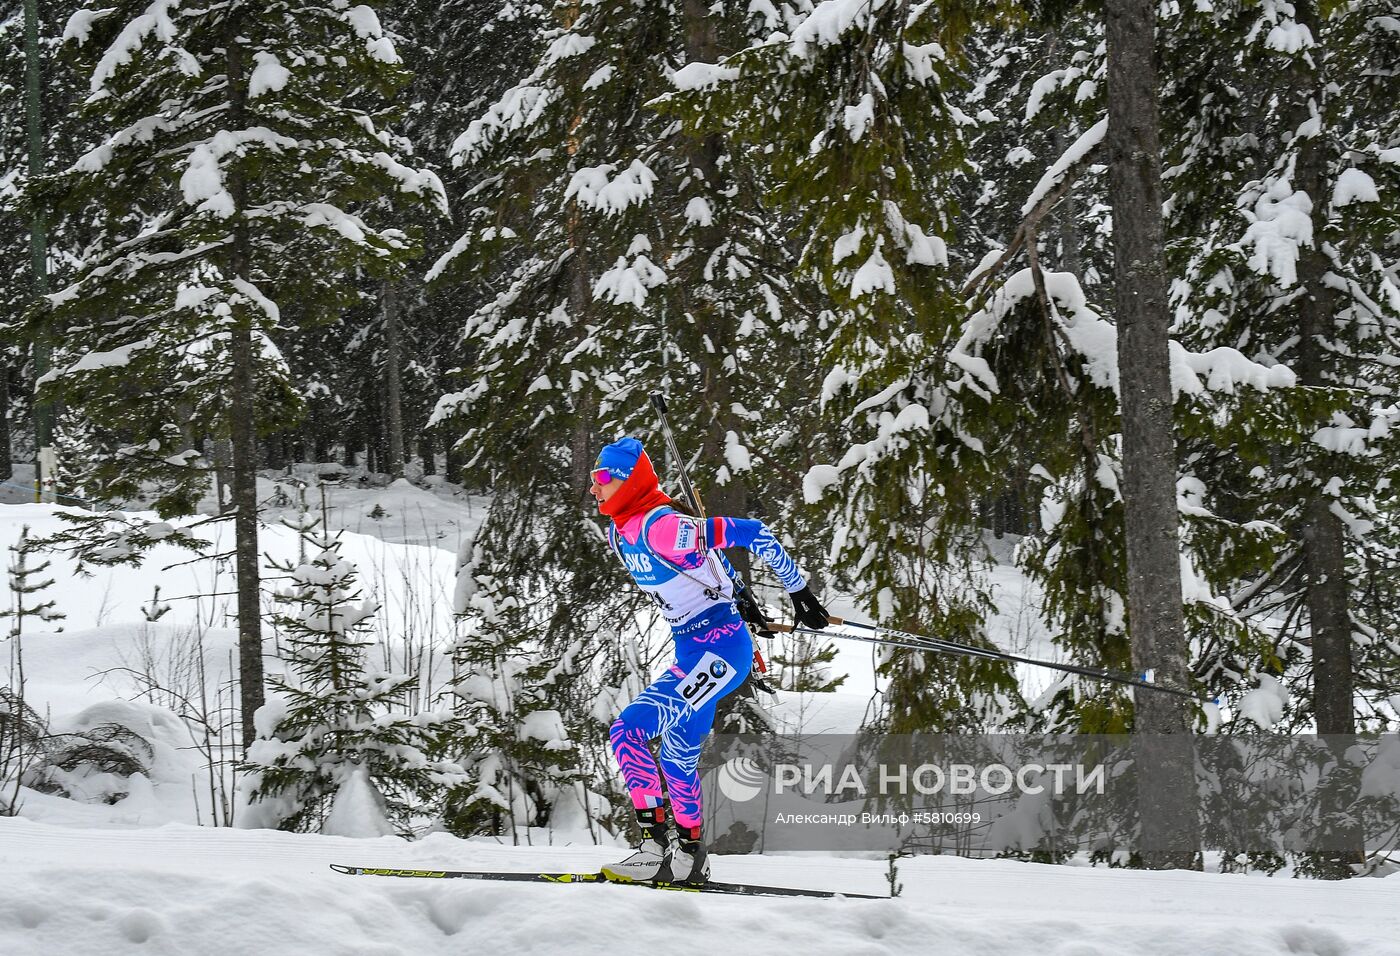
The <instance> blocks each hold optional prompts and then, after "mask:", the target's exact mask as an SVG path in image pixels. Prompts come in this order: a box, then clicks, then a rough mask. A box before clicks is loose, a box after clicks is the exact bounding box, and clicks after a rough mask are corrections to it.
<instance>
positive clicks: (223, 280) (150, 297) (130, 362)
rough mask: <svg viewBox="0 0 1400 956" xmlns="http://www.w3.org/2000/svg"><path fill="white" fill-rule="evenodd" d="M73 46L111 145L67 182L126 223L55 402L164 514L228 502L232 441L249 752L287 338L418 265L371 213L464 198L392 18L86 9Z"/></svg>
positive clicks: (66, 312)
mask: <svg viewBox="0 0 1400 956" xmlns="http://www.w3.org/2000/svg"><path fill="white" fill-rule="evenodd" d="M67 37H68V40H69V42H70V43H71V45H72V46H73V47H74V48H75V49H76V50H77V51H78V52H79V53H80V54H83V55H91V56H92V57H93V59H94V60H95V64H94V65H93V67H92V74H91V90H92V93H91V96H90V97H89V99H88V102H87V104H86V106H85V110H86V111H87V113H88V115H89V116H91V117H93V118H94V120H95V121H96V122H98V123H100V125H101V127H102V128H103V141H102V142H101V143H100V145H98V146H96V147H95V148H93V149H91V150H90V151H88V152H87V153H86V154H85V155H83V156H82V157H81V158H80V159H79V160H78V161H77V162H76V163H75V164H74V165H73V167H72V168H71V169H70V170H69V171H68V172H67V173H65V174H64V177H63V179H64V183H63V185H64V188H65V190H66V191H67V194H68V201H69V203H70V206H71V207H72V208H73V209H76V210H79V211H84V210H98V211H102V212H104V213H105V215H106V219H105V225H104V228H103V229H102V230H101V232H100V233H99V234H98V235H97V237H96V238H95V239H94V240H93V241H92V242H91V243H89V244H88V245H87V246H85V247H84V248H83V249H81V250H80V258H81V260H82V268H81V270H80V272H79V275H78V277H77V279H76V280H75V281H74V282H73V283H72V284H71V285H69V286H68V287H67V288H66V289H64V290H62V291H61V292H58V293H56V294H55V295H53V296H51V297H50V299H51V303H52V306H53V318H54V320H55V321H56V322H57V323H59V324H60V325H61V326H62V327H63V329H64V350H63V353H62V356H61V362H60V363H59V365H58V366H57V368H58V371H57V373H56V374H55V375H54V376H53V379H52V381H50V382H49V383H48V387H49V388H50V393H51V394H53V395H55V396H58V397H61V398H62V400H63V401H65V402H66V403H67V404H68V405H69V406H70V407H73V408H76V409H80V410H81V411H82V413H83V415H84V416H85V417H86V418H87V420H88V421H89V422H91V423H92V425H93V428H94V430H95V432H96V433H97V434H98V437H100V439H101V441H100V444H99V445H98V446H97V447H95V448H93V449H92V455H91V458H90V459H89V461H88V462H87V463H86V467H85V468H83V469H82V472H83V477H84V483H85V484H86V485H87V486H88V487H89V488H90V489H91V490H92V491H93V493H95V494H97V495H100V496H102V497H107V498H131V497H135V496H136V495H137V494H139V493H145V494H148V495H149V496H150V497H151V499H152V504H153V505H154V507H155V510H156V511H158V512H159V513H160V514H161V515H162V516H169V515H173V514H178V513H188V512H190V511H192V510H193V508H194V506H195V502H197V501H198V500H199V498H200V497H201V496H202V494H203V493H204V491H205V489H206V488H207V486H208V484H209V469H208V468H207V467H206V466H205V464H204V461H203V458H202V446H203V442H204V439H205V438H206V437H213V438H215V439H228V440H229V441H230V442H231V445H232V467H231V473H232V478H233V502H234V505H235V509H236V510H235V525H236V551H237V569H238V618H239V643H240V654H239V669H240V683H241V687H242V693H243V711H244V713H243V723H244V726H243V733H244V742H245V744H246V743H248V742H250V741H251V740H252V738H253V735H254V728H253V724H252V720H253V713H254V711H255V710H256V709H257V707H258V706H259V705H260V703H261V695H262V684H263V682H262V669H261V653H262V644H261V634H260V629H259V626H258V613H259V597H258V551H257V496H256V488H255V484H254V478H255V471H256V467H257V457H258V452H257V435H258V432H259V429H264V430H266V429H268V428H271V427H273V426H274V425H278V424H281V423H283V422H285V421H287V420H288V419H290V418H292V417H294V416H295V414H296V412H297V407H298V402H297V396H296V393H295V390H294V388H293V383H292V382H291V381H290V380H289V377H288V375H287V368H286V364H285V362H284V360H283V359H282V357H281V355H280V354H279V353H278V351H277V349H276V348H275V347H274V346H273V344H272V343H273V341H274V335H275V334H276V333H277V330H278V329H279V328H281V327H282V326H283V325H284V324H285V325H287V326H292V327H300V326H302V325H313V324H315V323H317V322H321V321H325V320H327V319H329V318H332V317H334V315H335V314H336V312H337V311H338V310H339V309H340V308H341V307H342V306H344V305H346V304H347V303H348V302H349V301H352V300H353V288H352V287H351V286H349V285H348V284H347V283H346V281H345V279H346V277H347V275H349V274H351V273H353V272H355V271H356V270H359V271H360V272H362V273H363V274H365V275H368V276H373V277H377V278H392V277H393V276H394V275H396V274H397V273H399V272H400V271H401V270H402V269H403V268H404V264H405V262H406V261H407V260H408V259H409V258H411V257H412V256H413V255H414V254H415V251H416V247H415V242H414V240H413V239H412V237H410V236H409V235H406V234H405V233H404V232H403V231H402V230H400V229H398V228H395V224H394V223H392V222H388V223H382V224H378V225H376V224H374V223H372V222H370V221H368V219H367V218H365V217H364V216H362V215H360V214H359V213H360V212H361V211H364V210H367V209H369V208H370V206H371V204H372V203H374V202H377V201H378V200H379V199H380V198H381V197H394V199H396V200H397V201H398V202H399V203H402V204H406V205H419V204H425V203H426V204H430V205H433V206H436V207H437V208H439V209H445V201H444V199H443V194H442V190H441V186H440V183H439V182H438V181H437V179H436V177H434V176H433V175H432V174H431V173H425V172H421V171H419V170H416V169H413V168H411V167H410V166H407V165H405V163H404V162H403V161H402V159H401V158H400V157H401V155H402V152H403V150H402V143H401V142H400V141H399V140H398V139H397V138H396V137H395V136H394V135H392V134H391V133H389V132H387V131H386V130H385V129H384V123H385V121H387V120H389V119H391V118H392V117H391V115H390V114H389V113H388V112H387V111H386V109H385V105H384V104H385V98H386V97H387V96H388V95H389V94H391V93H392V91H393V90H394V88H395V86H396V85H398V84H399V83H401V82H402V81H403V79H404V73H403V71H402V70H401V69H400V68H399V66H398V56H397V54H396V53H395V51H394V47H393V44H392V43H391V42H390V41H389V39H388V38H387V37H385V36H384V34H383V31H382V30H381V28H380V26H379V23H378V19H377V18H376V16H375V14H374V11H373V8H372V7H370V6H367V5H363V4H361V5H354V6H352V5H351V4H349V3H348V2H346V0H326V2H317V3H312V4H309V5H308V4H293V3H288V2H283V0H233V2H231V3H227V4H220V5H215V6H210V7H172V6H171V5H169V4H165V3H154V4H150V5H148V4H146V3H142V2H135V3H132V2H123V3H120V4H118V5H116V6H109V7H101V8H89V9H86V10H83V11H80V12H79V13H78V14H76V15H75V16H74V17H73V18H72V20H70V22H69V26H68V30H67Z"/></svg>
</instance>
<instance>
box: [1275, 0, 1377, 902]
mask: <svg viewBox="0 0 1400 956" xmlns="http://www.w3.org/2000/svg"><path fill="white" fill-rule="evenodd" d="M1294 15H1295V16H1296V17H1297V19H1298V22H1299V23H1301V24H1302V25H1303V26H1305V27H1307V28H1308V30H1309V31H1310V32H1311V33H1312V36H1313V37H1314V38H1315V39H1316V38H1319V37H1321V35H1322V33H1321V30H1322V24H1321V23H1320V21H1319V16H1318V10H1317V6H1316V3H1315V2H1314V0H1298V2H1297V3H1295V4H1294ZM1325 56H1326V54H1325V52H1324V51H1322V50H1317V51H1315V52H1314V53H1313V55H1312V56H1311V57H1309V58H1308V60H1304V59H1303V58H1301V57H1298V58H1296V59H1295V61H1294V62H1295V64H1296V66H1295V68H1294V72H1293V85H1294V89H1293V96H1294V101H1293V109H1292V110H1291V111H1290V112H1289V114H1288V115H1289V123H1290V125H1291V126H1292V127H1293V128H1294V129H1297V128H1299V127H1300V126H1302V125H1303V123H1304V122H1305V121H1306V120H1307V119H1309V118H1310V117H1311V116H1313V115H1317V116H1325V115H1326V114H1325V112H1324V108H1323V99H1324V97H1325V95H1326V93H1325V89H1326V82H1327V81H1326V77H1325V76H1324V75H1323V70H1324V64H1325ZM1327 163H1328V156H1327V137H1326V132H1325V129H1319V130H1318V131H1317V132H1316V134H1315V135H1313V136H1309V137H1307V138H1305V139H1303V140H1302V142H1300V143H1299V144H1298V160H1297V164H1296V166H1295V177H1296V179H1295V182H1296V186H1297V188H1298V189H1299V190H1301V191H1303V192H1305V193H1307V194H1308V196H1309V197H1311V199H1312V203H1313V205H1312V227H1313V243H1312V245H1311V246H1306V247H1303V248H1302V249H1300V250H1299V257H1298V283H1299V285H1300V286H1301V287H1302V290H1303V294H1302V296H1301V297H1300V298H1299V299H1298V318H1299V323H1298V324H1299V333H1300V338H1299V342H1298V362H1297V365H1296V368H1295V371H1297V373H1298V384H1300V385H1305V386H1316V387H1322V386H1328V385H1334V384H1336V383H1335V382H1334V381H1333V380H1331V378H1330V377H1329V375H1328V374H1327V373H1328V363H1329V361H1330V359H1329V353H1328V349H1327V345H1326V343H1327V342H1328V340H1330V339H1331V338H1332V335H1333V333H1334V329H1335V326H1334V322H1335V319H1334V316H1335V314H1336V309H1337V293H1336V291H1335V290H1333V289H1331V288H1329V287H1328V285H1327V282H1326V276H1327V274H1328V273H1329V272H1330V271H1331V263H1330V262H1329V261H1328V258H1327V255H1326V253H1325V252H1324V251H1323V249H1322V241H1321V237H1322V235H1323V234H1324V230H1325V228H1326V223H1327V197H1329V196H1330V195H1331V186H1330V183H1329V182H1328V175H1327ZM1311 478H1312V481H1310V482H1307V483H1305V487H1309V486H1311V488H1312V489H1313V490H1310V491H1309V492H1308V499H1307V501H1306V503H1305V504H1304V517H1303V526H1302V554H1303V573H1304V575H1305V578H1306V582H1307V584H1306V596H1305V601H1306V604H1307V609H1308V621H1309V627H1310V630H1311V632H1312V657H1313V708H1314V714H1315V717H1316V721H1317V732H1318V733H1319V734H1322V735H1328V736H1332V735H1338V736H1343V735H1350V734H1354V733H1355V732H1356V717H1355V709H1354V707H1355V705H1354V697H1355V679H1354V676H1353V671H1352V637H1351V631H1352V626H1351V613H1350V610H1349V604H1350V594H1349V590H1348V589H1349V587H1350V583H1349V581H1348V580H1347V560H1346V528H1345V526H1344V525H1343V524H1342V520H1341V519H1340V518H1338V517H1337V515H1336V514H1335V513H1333V511H1332V508H1331V504H1332V498H1331V497H1330V496H1329V495H1327V494H1324V493H1323V492H1322V491H1321V487H1322V486H1323V485H1325V484H1326V483H1327V481H1328V480H1329V478H1330V476H1329V475H1326V474H1314V475H1312V476H1311ZM1329 743H1331V744H1332V746H1333V749H1334V750H1335V751H1336V752H1337V755H1338V758H1339V759H1340V758H1341V756H1342V754H1344V753H1345V751H1346V749H1347V742H1346V741H1344V740H1336V741H1330V742H1329ZM1349 802H1350V800H1349V799H1348V797H1347V795H1346V794H1338V795H1337V799H1336V803H1337V804H1338V806H1336V807H1335V808H1333V811H1332V812H1341V811H1342V810H1343V809H1344V808H1345V806H1346V805H1347V804H1349ZM1332 839H1333V836H1332V835H1329V842H1331V840H1332ZM1340 844H1354V846H1355V849H1353V850H1350V851H1346V852H1329V853H1325V854H1323V857H1324V858H1325V859H1329V860H1330V861H1331V862H1332V863H1333V864H1334V865H1333V866H1332V867H1330V868H1328V867H1324V868H1323V869H1324V875H1330V876H1339V877H1344V876H1349V875H1351V872H1350V870H1348V869H1347V868H1346V867H1347V864H1360V863H1363V862H1364V861H1365V850H1364V847H1363V845H1362V837H1361V834H1360V833H1359V832H1357V831H1353V832H1351V833H1343V834H1341V835H1340ZM1328 870H1330V872H1327V871H1328Z"/></svg>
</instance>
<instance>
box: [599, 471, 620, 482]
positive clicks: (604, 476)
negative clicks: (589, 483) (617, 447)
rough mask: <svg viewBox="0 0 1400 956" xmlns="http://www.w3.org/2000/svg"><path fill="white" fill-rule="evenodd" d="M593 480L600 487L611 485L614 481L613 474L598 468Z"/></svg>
mask: <svg viewBox="0 0 1400 956" xmlns="http://www.w3.org/2000/svg"><path fill="white" fill-rule="evenodd" d="M593 480H594V481H596V482H598V484H600V485H606V484H609V483H611V482H612V480H613V473H612V472H610V471H608V470H607V469H606V468H598V469H596V470H595V471H594V472H593ZM619 480H620V479H619Z"/></svg>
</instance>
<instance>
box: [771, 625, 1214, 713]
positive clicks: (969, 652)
mask: <svg viewBox="0 0 1400 956" xmlns="http://www.w3.org/2000/svg"><path fill="white" fill-rule="evenodd" d="M829 620H830V621H831V623H832V624H833V625H836V626H838V627H840V626H845V627H855V628H861V629H863V630H867V631H870V632H872V636H869V637H863V636H861V635H857V634H842V633H841V632H839V631H825V630H822V631H819V630H817V629H815V628H809V627H795V626H793V625H791V624H770V625H769V627H770V628H771V629H772V630H774V631H780V632H782V633H795V634H815V635H820V636H825V637H839V638H841V639H842V640H847V641H860V642H861V643H864V644H876V645H880V646H884V647H900V648H905V649H907V650H916V651H931V652H934V653H944V654H954V655H960V656H962V657H980V658H983V659H985V660H1000V661H1012V662H1015V663H1019V664H1030V665H1032V666H1035V667H1047V668H1050V669H1051V670H1057V671H1064V672H1065V673H1069V674H1079V675H1080V676H1082V677H1091V678H1093V679H1095V680H1102V681H1108V682H1110V683H1114V684H1123V685H1125V686H1128V687H1141V688H1144V689H1146V690H1155V691H1160V692H1161V693H1163V694H1172V695H1174V696H1176V697H1184V698H1186V699H1187V700H1193V701H1196V702H1197V703H1202V704H1219V701H1218V700H1215V699H1213V698H1210V697H1203V696H1201V695H1199V694H1193V693H1191V692H1190V691H1185V690H1180V689H1178V688H1176V687H1168V686H1166V685H1163V684H1155V683H1152V682H1151V681H1148V680H1145V679H1143V678H1140V677H1134V676H1132V675H1131V674H1125V673H1123V672H1121V671H1111V670H1106V669H1104V668H1099V667H1085V666H1083V665H1080V664H1063V663H1059V662H1057V661H1043V660H1038V659H1037V658H1034V657H1023V656H1022V655H1020V654H1008V653H1006V652H1005V651H996V650H992V649H991V648H986V647H973V646H972V645H970V644H959V643H958V642H956V641H949V640H944V639H943V638H937V637H927V636H925V635H923V634H914V633H911V632H909V631H899V630H895V629H894V628H887V627H876V626H875V625H873V624H861V623H859V622H856V621H847V620H844V619H842V618H836V617H833V618H829ZM876 634H894V635H897V636H899V637H902V638H904V640H890V639H889V638H885V637H877V636H874V635H876Z"/></svg>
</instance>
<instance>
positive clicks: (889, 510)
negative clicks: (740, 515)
mask: <svg viewBox="0 0 1400 956" xmlns="http://www.w3.org/2000/svg"><path fill="white" fill-rule="evenodd" d="M962 13H965V11H961V10H951V9H950V10H943V9H940V8H937V7H936V6H935V5H933V4H914V3H909V2H901V0H868V2H826V3H821V4H817V5H815V7H814V9H812V11H811V12H810V14H808V15H807V16H806V17H804V18H803V19H802V20H801V21H800V22H799V23H798V24H797V25H796V26H795V27H794V28H793V29H792V30H791V35H790V36H788V35H775V36H774V37H773V38H772V40H770V41H768V42H765V43H760V44H757V45H755V46H753V47H751V48H749V49H747V50H744V51H742V52H740V53H738V54H735V55H733V56H731V57H728V58H727V59H725V60H723V61H721V62H720V63H719V64H717V65H710V66H707V67H701V66H698V65H694V66H691V67H689V68H688V69H687V70H685V71H682V72H681V73H679V74H678V75H677V85H678V87H680V92H679V93H678V94H676V95H675V96H674V97H673V98H672V102H673V104H674V108H675V109H676V111H677V112H679V113H680V114H681V115H683V116H684V117H685V119H686V121H687V124H688V126H690V127H691V128H693V129H695V130H697V131H701V132H710V131H714V132H719V133H721V134H723V135H725V136H726V137H727V138H728V139H729V140H731V141H733V142H740V143H750V144H754V145H755V146H756V147H758V148H756V149H754V150H752V151H750V152H749V153H748V154H747V155H748V156H749V157H751V158H752V160H753V161H754V162H755V163H761V167H760V168H761V170H762V178H761V181H762V182H764V183H770V184H772V194H771V195H772V200H773V202H774V203H776V204H777V205H778V207H779V208H780V209H781V210H783V211H784V212H787V213H790V214H791V215H792V216H793V219H794V223H793V227H792V228H793V229H794V231H795V232H796V234H797V235H798V237H799V241H800V243H801V249H802V256H801V260H800V262H801V268H803V269H804V270H810V273H811V274H812V275H813V276H814V279H815V281H816V282H817V283H818V284H819V287H820V290H821V292H822V294H823V296H824V297H825V299H826V300H827V301H828V302H829V303H830V307H829V308H828V309H827V310H826V311H824V312H823V313H822V314H821V315H820V316H819V317H818V318H817V320H816V324H815V328H816V331H817V332H818V333H819V335H820V337H821V346H822V347H821V351H820V352H819V354H818V355H817V358H816V361H817V364H818V366H819V367H820V368H822V369H824V370H825V371H826V375H825V379H824V382H823V385H822V387H821V391H820V403H821V411H822V419H821V423H822V426H823V427H824V428H825V429H827V430H828V431H829V432H830V433H831V434H833V435H842V436H845V437H846V445H847V447H848V448H849V450H848V451H846V452H845V454H844V455H843V456H841V457H840V459H839V462H838V464H836V465H834V466H833V465H825V464H820V465H817V466H815V467H813V468H811V469H809V470H808V472H807V475H806V480H805V482H804V486H805V487H804V491H805V496H806V501H807V502H808V503H809V504H811V505H814V506H818V508H817V511H816V512H814V513H818V512H819V513H820V514H821V515H822V516H823V518H824V519H825V527H832V525H833V522H831V520H830V515H831V512H832V511H833V510H834V511H835V512H836V517H835V521H834V532H835V533H834V541H833V543H832V549H831V555H832V557H833V558H834V561H835V568H836V572H837V581H838V583H841V584H843V585H845V586H846V587H847V588H849V589H850V590H851V591H852V592H853V593H854V594H855V595H856V596H857V597H858V599H859V600H860V602H861V604H862V605H863V607H865V608H866V609H867V610H868V611H869V612H870V613H872V614H873V615H874V616H876V617H877V618H878V619H879V620H880V621H881V622H883V623H886V624H888V625H890V626H894V627H906V628H909V629H911V630H923V631H932V632H934V633H938V634H941V635H943V636H947V637H952V638H956V639H961V640H965V641H972V642H979V641H982V640H984V638H985V635H984V632H983V627H982V622H983V620H984V619H985V617H986V615H987V613H988V610H989V603H988V596H987V593H986V589H985V587H982V586H979V585H978V584H977V579H976V576H975V565H976V563H977V561H978V557H977V553H978V549H977V545H978V539H977V536H976V534H975V531H974V530H973V528H972V524H973V517H974V509H975V507H976V503H977V502H976V497H977V489H983V488H986V487H989V486H990V485H991V484H992V476H991V475H990V474H989V473H988V472H987V470H986V460H985V458H984V456H983V455H982V453H981V449H980V448H978V447H977V445H976V443H974V442H969V441H966V440H965V435H964V434H963V432H962V430H961V427H960V425H959V422H958V419H959V417H960V410H959V408H958V406H957V403H956V401H955V400H954V398H953V396H951V395H950V393H948V391H947V390H946V388H944V386H943V375H942V374H941V371H940V369H939V363H938V356H939V355H940V353H941V352H943V351H946V349H947V348H948V346H949V345H951V343H952V341H953V340H954V338H955V331H956V328H957V320H958V317H959V313H960V299H959V295H958V288H957V285H956V284H955V279H954V274H953V272H952V270H951V269H950V268H949V262H948V253H947V239H948V237H949V236H950V235H951V233H952V228H953V223H954V220H955V219H956V217H957V208H956V205H955V203H954V201H953V189H954V183H955V180H956V178H957V177H958V176H959V175H961V174H962V173H963V159H962V148H961V144H962V141H963V132H962V129H963V127H964V126H965V125H967V124H969V123H970V122H972V121H971V120H970V119H969V118H968V117H967V116H966V115H965V114H964V113H963V112H962V111H961V110H960V109H958V107H957V106H956V104H955V103H954V102H952V100H951V99H950V98H949V91H950V89H951V88H952V87H953V86H955V85H956V83H957V82H958V80H957V75H956V65H955V62H954V61H955V58H956V56H957V44H958V43H959V42H960V41H961V39H962V38H963V31H962V29H961V28H960V26H959V24H960V23H961V24H965V23H966V17H965V16H960V15H959V14H962ZM881 672H882V673H883V675H884V676H885V677H886V678H887V679H888V680H889V685H888V687H887V689H886V693H885V695H884V700H885V704H886V712H885V714H884V715H883V717H882V720H881V727H882V729H886V730H890V731H896V732H898V731H908V730H915V729H951V728H955V727H961V728H967V727H974V726H984V725H985V723H986V722H987V721H988V720H989V719H990V718H991V717H992V715H993V713H994V712H995V711H996V710H997V704H996V700H995V698H996V695H997V694H998V693H999V692H1009V691H1011V690H1012V688H1013V687H1014V683H1013V681H1012V680H1011V678H1010V675H1009V674H1008V672H1007V671H1006V670H1005V669H1004V668H1002V667H1000V666H997V665H994V664H992V665H989V664H987V663H986V662H981V661H970V660H966V659H964V660H954V659H947V658H931V657H929V656H926V655H923V654H919V653H917V652H908V651H898V650H897V651H893V652H891V653H890V654H888V655H887V656H886V657H885V659H884V660H883V662H882V664H881Z"/></svg>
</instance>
